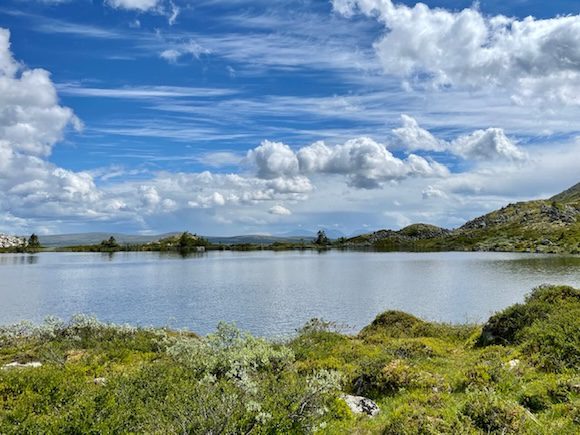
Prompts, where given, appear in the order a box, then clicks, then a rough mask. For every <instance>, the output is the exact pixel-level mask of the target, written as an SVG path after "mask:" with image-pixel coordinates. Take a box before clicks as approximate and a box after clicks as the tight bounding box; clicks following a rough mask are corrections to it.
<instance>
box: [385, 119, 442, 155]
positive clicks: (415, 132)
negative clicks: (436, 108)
mask: <svg viewBox="0 0 580 435" xmlns="http://www.w3.org/2000/svg"><path fill="white" fill-rule="evenodd" d="M401 122H402V124H403V126H402V127H400V128H396V129H394V130H393V134H394V135H395V136H396V137H397V138H398V139H399V142H400V143H402V144H403V145H404V146H405V148H407V149H408V150H411V151H414V150H426V151H444V150H445V148H446V144H445V142H444V141H441V140H439V139H436V138H435V137H434V136H433V135H432V134H431V133H430V132H428V131H427V130H425V129H423V128H421V127H419V123H418V122H417V120H416V119H415V118H412V117H411V116H408V115H401Z"/></svg>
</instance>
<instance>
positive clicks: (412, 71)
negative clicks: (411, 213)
mask: <svg viewBox="0 0 580 435" xmlns="http://www.w3.org/2000/svg"><path fill="white" fill-rule="evenodd" d="M332 3H333V5H334V9H335V10H336V11H337V12H338V13H340V14H343V15H345V16H351V15H352V14H354V13H357V12H360V13H362V14H365V15H367V16H372V17H376V18H377V19H378V20H379V21H380V22H381V23H383V24H384V26H385V28H386V29H387V32H386V33H385V34H384V36H382V37H381V38H380V39H378V40H377V41H376V42H375V44H374V48H375V51H376V53H377V55H378V57H379V59H380V60H381V62H382V65H383V68H384V70H385V72H387V73H388V74H393V75H398V76H403V77H415V79H417V77H418V76H419V75H425V74H426V75H428V76H429V78H430V81H431V82H432V83H433V84H434V85H436V86H446V85H456V86H465V87H469V88H481V87H486V86H491V87H501V88H506V89H509V90H510V91H511V92H512V93H513V97H514V101H516V102H519V103H524V102H526V101H529V100H536V101H553V102H557V103H566V104H573V105H578V104H580V15H573V16H558V17H555V18H551V19H535V18H533V17H528V18H525V19H523V20H518V19H515V18H508V17H505V16H501V15H497V16H486V15H484V14H482V13H481V12H480V11H479V10H478V9H477V6H474V7H471V8H467V9H464V10H462V11H459V12H454V11H449V10H446V9H442V8H430V7H429V6H427V5H425V4H423V3H417V4H416V5H415V6H414V7H409V6H406V5H404V4H402V3H394V2H393V1H391V0H332ZM418 29H420V31H418Z"/></svg>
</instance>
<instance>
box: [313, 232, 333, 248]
mask: <svg viewBox="0 0 580 435" xmlns="http://www.w3.org/2000/svg"><path fill="white" fill-rule="evenodd" d="M314 244H315V245H318V246H327V245H330V239H329V238H328V237H327V236H326V232H325V231H324V230H318V233H317V235H316V240H314Z"/></svg>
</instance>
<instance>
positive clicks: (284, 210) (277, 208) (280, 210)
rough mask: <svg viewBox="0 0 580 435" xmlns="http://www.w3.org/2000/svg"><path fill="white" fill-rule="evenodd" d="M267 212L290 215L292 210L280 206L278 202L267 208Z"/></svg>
mask: <svg viewBox="0 0 580 435" xmlns="http://www.w3.org/2000/svg"><path fill="white" fill-rule="evenodd" d="M268 213H270V214H274V215H278V216H290V215H291V214H292V212H291V211H290V210H288V209H287V208H286V207H284V206H281V205H279V204H276V205H275V206H273V207H272V208H270V210H268Z"/></svg>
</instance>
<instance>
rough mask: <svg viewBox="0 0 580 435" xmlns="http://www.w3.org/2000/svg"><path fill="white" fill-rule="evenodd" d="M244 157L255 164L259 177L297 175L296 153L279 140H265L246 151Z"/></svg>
mask: <svg viewBox="0 0 580 435" xmlns="http://www.w3.org/2000/svg"><path fill="white" fill-rule="evenodd" d="M246 158H247V160H248V161H249V162H251V163H253V164H254V165H255V166H256V168H257V175H258V177H260V178H276V177H280V176H290V177H291V176H295V175H298V171H299V166H298V158H297V157H296V154H294V151H292V149H291V148H290V147H289V146H288V145H285V144H283V143H280V142H270V141H268V140H265V141H264V142H262V144H261V145H260V146H258V147H256V148H254V149H252V150H250V151H248V154H247V157H246Z"/></svg>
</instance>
